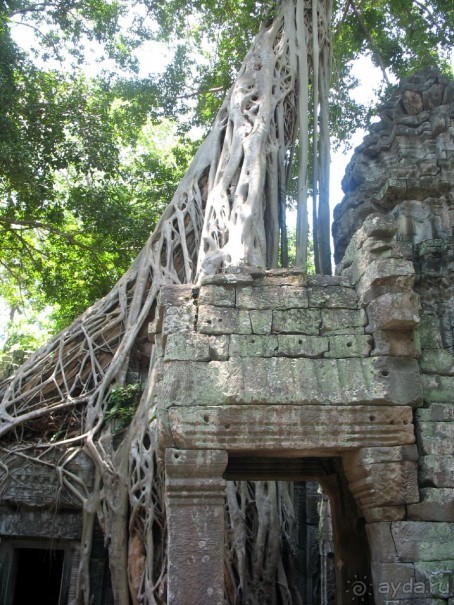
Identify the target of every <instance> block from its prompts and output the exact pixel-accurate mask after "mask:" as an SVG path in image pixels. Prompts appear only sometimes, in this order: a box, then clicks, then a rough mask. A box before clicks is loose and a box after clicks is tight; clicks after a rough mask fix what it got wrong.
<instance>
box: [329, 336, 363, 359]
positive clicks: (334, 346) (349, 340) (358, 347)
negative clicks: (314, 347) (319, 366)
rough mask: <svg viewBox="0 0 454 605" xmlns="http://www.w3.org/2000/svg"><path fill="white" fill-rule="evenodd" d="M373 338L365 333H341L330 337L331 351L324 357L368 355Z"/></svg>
mask: <svg viewBox="0 0 454 605" xmlns="http://www.w3.org/2000/svg"><path fill="white" fill-rule="evenodd" d="M372 343H373V339H372V337H371V336H366V335H363V334H340V335H338V336H330V337H329V351H327V352H326V353H325V354H324V357H336V358H343V357H368V356H369V354H370V352H371V349H372Z"/></svg>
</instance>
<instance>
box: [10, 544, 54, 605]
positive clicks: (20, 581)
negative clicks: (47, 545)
mask: <svg viewBox="0 0 454 605" xmlns="http://www.w3.org/2000/svg"><path fill="white" fill-rule="evenodd" d="M64 554H65V553H64V550H53V549H41V548H17V549H16V557H17V563H16V564H17V567H16V586H15V590H14V601H13V605H28V604H30V603H33V605H59V603H60V592H61V586H62V577H63V562H64Z"/></svg>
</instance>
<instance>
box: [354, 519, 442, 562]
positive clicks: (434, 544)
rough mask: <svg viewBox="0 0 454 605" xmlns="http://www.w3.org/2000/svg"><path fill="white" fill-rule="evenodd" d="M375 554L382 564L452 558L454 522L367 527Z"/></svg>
mask: <svg viewBox="0 0 454 605" xmlns="http://www.w3.org/2000/svg"><path fill="white" fill-rule="evenodd" d="M366 530H367V535H368V538H369V544H370V547H371V557H372V560H374V561H379V562H381V563H394V562H396V561H399V562H402V563H406V562H408V563H412V562H415V561H419V562H423V561H446V560H450V559H451V558H452V543H453V537H454V525H452V524H449V523H431V522H427V521H425V522H420V521H394V522H390V523H387V522H379V523H372V524H369V525H367V526H366Z"/></svg>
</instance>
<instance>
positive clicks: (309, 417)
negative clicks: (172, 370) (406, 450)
mask: <svg viewBox="0 0 454 605" xmlns="http://www.w3.org/2000/svg"><path fill="white" fill-rule="evenodd" d="M370 416H373V417H374V419H375V420H374V421H373V422H371V421H370ZM411 419H412V413H411V409H410V408H408V407H390V406H381V407H378V408H377V407H374V406H329V407H320V406H314V405H303V406H295V405H291V406H290V405H289V406H279V405H274V406H271V405H250V406H239V405H224V406H199V405H194V406H192V407H191V408H189V409H182V408H179V407H171V408H170V409H169V422H170V427H171V431H172V435H173V439H174V443H175V444H176V445H177V446H178V447H181V448H188V449H193V448H208V449H223V448H228V449H229V451H248V450H252V451H260V452H262V451H265V450H269V451H273V452H274V453H275V455H283V454H284V453H285V455H289V456H298V455H301V453H304V452H305V453H306V455H307V452H308V451H311V452H325V453H326V452H329V451H333V450H334V451H338V450H339V449H341V450H342V449H351V448H358V447H374V446H383V445H384V444H386V445H388V446H392V445H406V444H412V443H414V434H413V426H412V422H411Z"/></svg>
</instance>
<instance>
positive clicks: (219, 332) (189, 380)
mask: <svg viewBox="0 0 454 605" xmlns="http://www.w3.org/2000/svg"><path fill="white" fill-rule="evenodd" d="M380 117H381V119H380V121H379V122H377V123H376V124H374V126H373V130H372V132H371V134H370V135H368V136H367V137H366V138H365V140H364V142H363V143H362V145H360V146H359V147H358V148H357V149H356V151H355V154H354V157H353V159H352V161H351V163H350V165H349V167H348V169H347V173H346V175H345V177H344V181H343V187H344V191H345V198H344V200H343V201H342V203H341V204H339V205H338V206H337V208H336V209H335V216H334V225H333V233H334V241H335V258H336V263H337V269H336V275H335V276H307V275H305V274H303V273H301V272H299V271H297V270H291V269H283V270H271V271H265V270H262V269H259V268H257V269H255V268H253V267H252V268H251V267H248V268H247V270H245V269H242V268H241V267H238V268H231V269H230V270H229V271H228V272H225V273H220V274H216V275H212V276H206V277H204V278H203V279H202V280H201V282H200V284H198V285H197V286H195V285H191V284H189V285H170V286H163V287H162V288H161V291H160V296H159V306H158V308H157V310H156V314H155V317H154V320H153V321H152V322H151V323H150V324H149V325H148V335H149V339H150V342H151V343H153V345H154V347H155V353H156V357H157V362H156V363H155V365H154V367H153V370H152V371H153V376H152V377H150V381H149V384H150V385H152V388H150V389H149V391H148V394H147V396H148V397H149V398H150V401H153V404H154V405H150V409H151V408H153V409H156V420H157V423H158V434H157V452H158V464H159V465H160V467H161V468H162V469H163V470H164V471H165V507H166V515H167V528H168V534H167V563H166V569H165V570H164V573H165V574H166V575H167V596H166V597H165V599H166V602H167V603H169V605H170V604H172V605H205V604H207V605H208V604H210V605H211V604H213V605H214V604H216V605H218V604H219V605H221V604H222V603H223V602H224V593H225V591H226V590H227V589H228V586H227V585H226V578H227V577H228V574H226V571H225V549H226V539H227V538H226V529H225V519H224V517H225V504H226V501H227V502H228V504H229V507H230V511H231V514H236V515H237V516H238V517H241V515H243V514H244V511H242V510H241V506H240V504H241V501H240V500H239V499H238V498H237V495H236V493H235V492H234V491H232V489H233V488H232V485H233V481H255V482H258V483H257V485H262V486H263V485H265V486H266V488H263V489H273V488H272V485H273V484H272V483H271V482H272V481H277V482H290V483H293V484H294V488H295V489H294V491H293V492H292V493H293V496H294V498H295V500H298V498H299V499H300V502H299V504H298V503H297V505H295V511H296V512H297V513H298V511H299V514H303V513H304V515H305V518H304V519H303V520H302V519H301V518H299V519H298V518H297V519H296V534H298V532H300V533H301V527H302V526H304V524H305V523H306V522H307V518H308V517H307V515H309V513H307V511H306V508H307V506H308V502H310V500H311V497H312V498H313V500H316V501H318V502H320V506H319V510H318V513H317V514H316V520H315V522H314V531H313V532H312V536H314V534H317V535H318V537H319V538H320V537H321V538H322V539H321V540H318V541H317V540H316V538H314V537H313V538H312V541H311V540H307V534H306V538H304V537H303V538H301V537H298V535H295V536H294V542H293V543H291V542H288V543H287V545H286V546H285V548H287V549H288V550H289V551H290V550H291V549H292V548H296V549H298V548H300V550H301V549H302V550H303V551H304V552H302V554H301V553H300V555H298V556H296V561H297V564H298V565H300V568H299V570H297V571H296V575H297V577H299V580H298V582H297V588H298V590H299V598H300V599H301V600H300V601H298V600H297V599H298V597H297V596H293V597H292V598H293V600H292V601H290V600H289V601H288V602H292V603H298V602H304V603H314V605H315V603H320V604H323V605H327V604H328V603H332V602H336V603H338V605H341V604H347V603H352V602H354V603H365V602H368V603H373V602H375V603H376V604H377V605H380V604H383V605H384V604H389V605H391V604H392V605H410V604H411V605H452V603H453V599H454V524H453V522H454V465H453V458H452V454H453V443H454V435H453V427H454V405H453V404H454V334H453V325H454V307H453V301H454V298H453V297H454V247H453V228H454V84H453V83H452V82H449V81H447V80H446V79H445V78H443V77H441V76H438V75H436V74H433V73H426V74H424V75H419V76H415V77H413V78H409V79H407V80H405V81H403V82H402V83H401V85H400V87H399V89H398V91H397V92H396V93H395V95H394V96H393V97H392V98H391V99H390V100H389V102H388V103H387V104H386V105H385V106H384V107H383V108H382V110H381V114H380ZM149 420H150V419H149ZM153 420H154V419H153ZM55 455H58V453H56V454H55ZM7 462H8V466H6V462H5V460H4V461H3V465H4V467H3V466H2V471H4V475H3V476H2V480H1V486H2V489H1V493H0V497H1V509H0V534H1V543H0V564H1V588H0V601H1V602H2V603H4V604H5V605H9V604H13V603H14V604H15V603H24V602H27V601H25V600H22V601H21V600H20V598H21V597H20V596H19V597H18V596H17V595H18V594H19V593H20V591H21V590H23V591H26V587H24V583H25V584H26V583H27V582H28V581H30V582H33V581H35V580H34V579H33V576H32V577H31V579H30V580H27V579H26V578H27V577H28V576H27V575H26V572H25V570H27V569H29V568H33V567H37V561H38V557H37V553H38V552H41V551H44V550H45V551H46V552H48V553H52V556H54V558H55V564H54V565H53V566H52V573H53V574H54V575H55V579H54V580H53V586H54V591H56V592H57V596H56V597H49V603H50V602H51V598H53V599H54V600H53V601H52V603H60V604H61V605H63V604H64V603H65V604H66V603H72V602H73V599H74V595H75V594H76V593H75V591H76V584H77V581H78V569H79V568H78V565H79V563H78V561H79V554H80V541H81V535H82V520H83V519H82V513H81V510H80V504H79V503H78V500H77V498H75V497H74V495H73V494H72V492H71V490H70V489H69V488H68V484H65V485H63V486H62V485H61V484H60V483H59V482H58V476H56V475H55V474H53V467H51V466H49V472H47V471H46V468H45V467H44V468H41V469H40V471H39V473H38V472H37V470H36V469H37V467H36V465H35V464H33V463H32V461H31V460H29V459H28V458H27V456H26V455H23V456H19V455H17V456H16V457H15V458H14V457H11V458H10V459H9V460H8V461H7ZM68 464H69V468H70V470H71V473H72V474H73V475H74V476H78V477H84V482H85V484H86V485H90V483H91V482H93V481H94V480H95V477H94V474H93V468H92V465H91V464H90V463H89V462H88V460H87V459H86V458H85V457H84V456H81V455H79V456H78V457H75V458H74V459H73V460H70V461H69V463H68ZM260 482H268V483H260ZM314 482H317V483H318V484H319V485H320V486H321V487H322V490H323V494H324V496H320V495H319V496H317V495H316V493H315V492H314V490H313V488H312V487H310V486H313V485H314ZM257 489H259V488H258V487H257ZM260 489H262V488H260ZM311 490H312V491H311ZM327 501H329V508H330V512H326V511H327V504H326V503H327ZM235 505H236V506H237V508H238V510H234V509H235ZM279 505H280V506H283V507H284V506H285V502H281V503H280V504H279ZM232 511H233V513H232ZM119 514H120V513H119ZM121 514H122V513H121ZM309 516H310V515H309ZM317 527H318V529H317ZM92 529H93V528H92ZM303 530H304V531H302V533H303V534H304V532H305V531H306V528H305V527H304V528H303ZM93 531H94V544H93V548H92V551H91V558H90V563H89V565H90V576H91V579H92V594H93V600H92V602H93V603H94V604H101V603H102V604H107V603H112V602H113V597H112V595H111V590H110V582H111V580H110V574H109V569H108V567H109V565H108V557H107V556H106V552H105V550H104V546H103V537H102V533H101V531H100V529H99V528H98V527H97V526H96V524H95V526H94V529H93ZM275 531H276V537H275V539H276V540H277V532H278V531H279V529H278V528H275ZM236 539H239V538H238V537H237V536H236V535H230V536H229V540H230V542H232V541H233V542H234V541H235V540H236ZM272 539H273V537H272V535H271V536H270V535H268V538H267V540H272ZM314 540H315V542H317V544H318V543H320V548H319V550H318V551H317V550H316V551H314V550H311V548H310V546H311V544H313V543H314ZM267 546H268V545H267V543H263V544H262V549H266V548H267ZM82 547H83V542H82ZM131 553H132V554H131ZM133 553H134V551H133V549H132V548H130V564H131V561H132V565H131V569H132V571H130V575H131V576H133V575H134V573H137V574H139V573H140V567H141V565H143V561H142V559H141V556H140V552H139V556H137V557H135V558H134V554H133ZM311 558H312V559H313V558H319V569H318V571H317V574H318V575H317V577H318V579H317V580H316V581H317V582H318V586H319V591H318V595H315V596H314V594H315V593H314V591H313V590H312V589H311V590H307V586H308V585H312V583H313V582H314V581H315V580H314V578H312V577H310V573H309V571H308V570H310V569H311V564H313V561H308V559H311ZM284 561H285V558H284ZM46 569H47V568H46ZM36 573H38V574H39V573H40V572H39V570H38V571H37V572H36ZM55 587H56V588H55ZM315 592H316V591H315ZM20 594H30V593H27V592H25V593H20ZM58 595H59V596H58ZM28 602H32V601H30V600H29V601H28ZM156 602H157V601H156ZM240 602H242V601H241V600H238V603H240ZM246 602H250V603H255V602H256V601H252V600H251V601H244V603H246ZM261 602H264V603H265V602H267V601H266V598H264V599H263V600H262V601H261Z"/></svg>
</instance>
